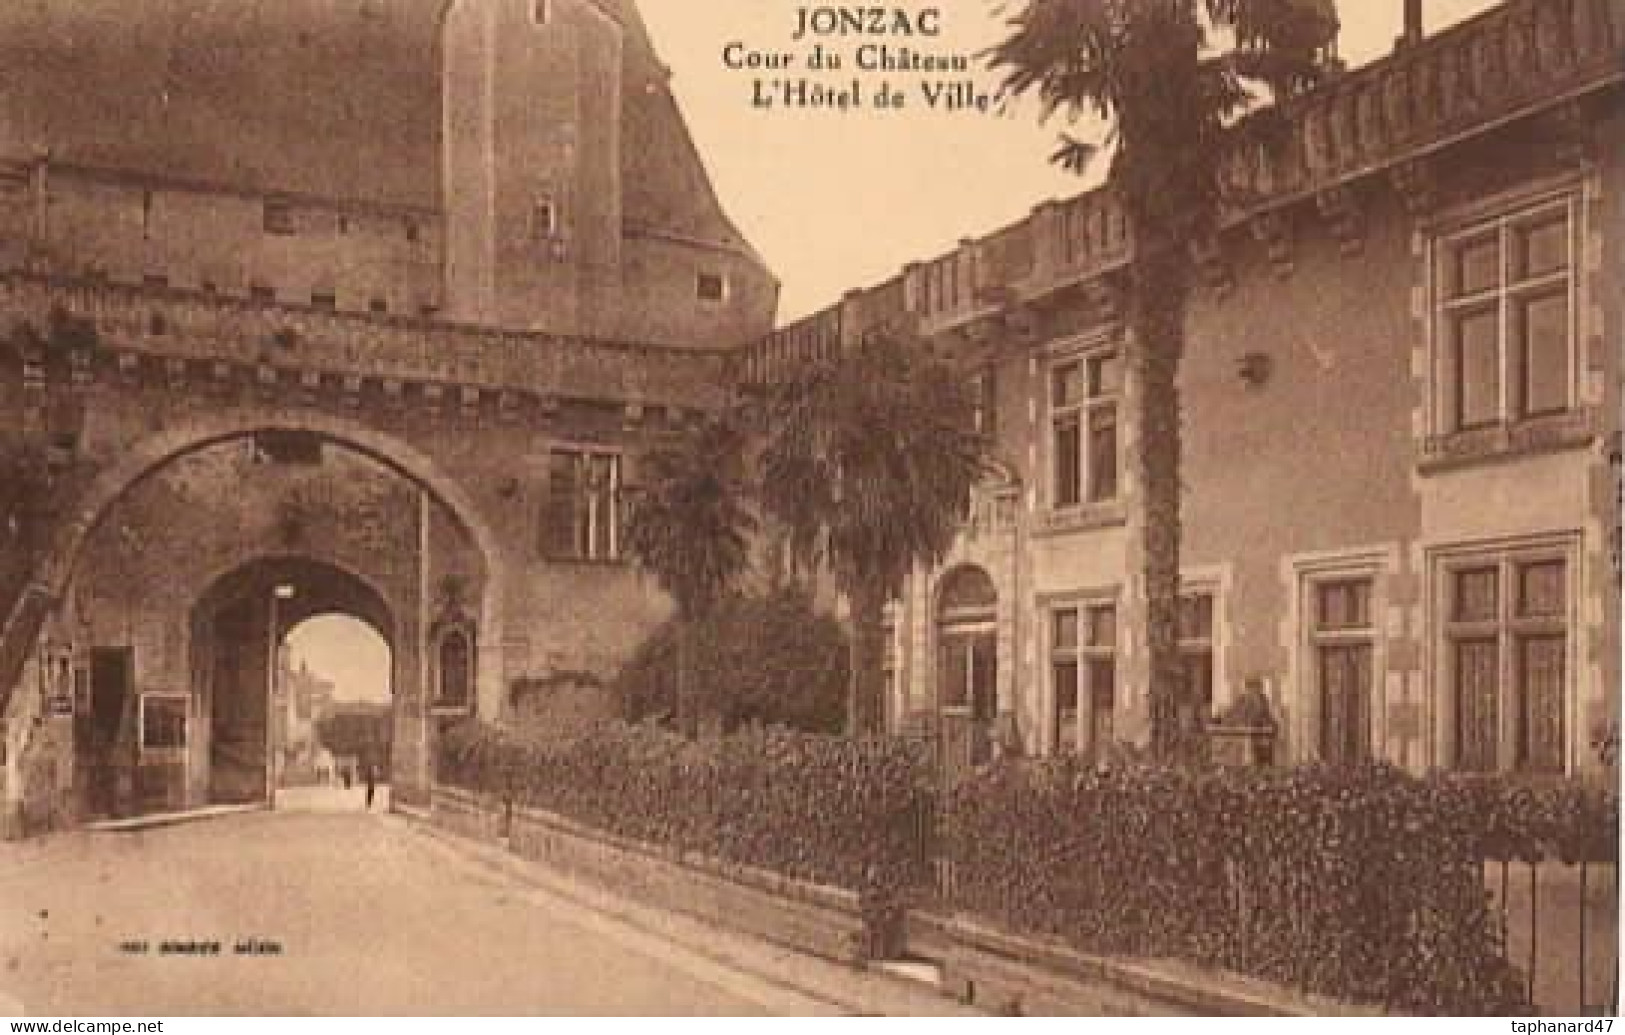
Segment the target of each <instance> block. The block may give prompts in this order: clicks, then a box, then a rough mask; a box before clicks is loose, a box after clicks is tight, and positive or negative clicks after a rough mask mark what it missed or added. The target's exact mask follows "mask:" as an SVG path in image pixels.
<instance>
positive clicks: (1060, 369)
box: [1050, 352, 1123, 507]
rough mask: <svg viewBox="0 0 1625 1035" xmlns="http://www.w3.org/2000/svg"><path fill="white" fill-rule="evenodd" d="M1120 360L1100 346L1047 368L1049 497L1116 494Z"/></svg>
mask: <svg viewBox="0 0 1625 1035" xmlns="http://www.w3.org/2000/svg"><path fill="white" fill-rule="evenodd" d="M1122 377H1123V375H1122V360H1121V357H1119V356H1118V354H1117V353H1115V352H1102V353H1098V354H1096V355H1091V356H1087V357H1084V358H1082V359H1076V360H1069V361H1067V362H1065V363H1062V364H1059V365H1058V366H1056V367H1054V368H1053V369H1052V370H1051V371H1050V436H1051V449H1052V459H1053V462H1054V489H1053V491H1054V503H1055V506H1057V507H1073V506H1077V505H1079V504H1081V503H1101V502H1105V501H1107V500H1111V499H1115V498H1116V497H1117V450H1118V446H1117V404H1118V398H1119V396H1120V395H1121V393H1122Z"/></svg>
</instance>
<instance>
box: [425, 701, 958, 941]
mask: <svg viewBox="0 0 1625 1035" xmlns="http://www.w3.org/2000/svg"><path fill="white" fill-rule="evenodd" d="M441 748H442V750H441V757H440V771H439V779H440V780H441V781H442V782H445V783H449V784H452V785H454V786H459V787H464V788H467V789H470V790H474V791H479V792H484V793H489V794H494V795H497V796H499V797H500V798H502V799H503V800H504V801H506V802H508V803H510V804H513V805H527V806H532V807H535V808H540V809H544V810H547V811H550V812H554V813H557V814H559V815H562V816H565V817H567V818H569V819H572V820H575V821H577V822H580V823H583V824H586V825H588V826H591V827H594V828H596V829H599V830H604V831H607V832H609V833H612V834H616V835H619V836H621V837H626V838H631V839H634V840H637V841H643V842H646V843H649V844H654V845H662V846H667V847H671V848H676V849H679V850H684V851H695V852H700V853H703V854H705V855H708V856H711V857H713V858H717V859H723V860H727V861H730V862H735V863H742V864H745V865H749V866H755V867H760V868H762V869H767V870H772V871H774V872H777V873H780V874H783V875H785V876H789V877H796V878H800V879H803V880H808V881H814V882H817V883H822V884H828V885H833V886H836V887H843V888H847V889H849V890H853V891H857V892H859V893H860V894H863V895H866V896H869V897H870V898H871V899H874V908H875V909H877V910H879V911H881V912H888V913H889V912H894V911H895V910H896V909H897V908H899V907H898V906H897V897H898V894H899V892H900V890H901V888H902V887H904V886H909V885H913V884H917V883H919V882H921V881H922V880H923V879H924V878H925V874H926V872H927V870H928V868H929V861H928V860H927V859H926V857H925V856H924V855H923V854H922V853H921V852H920V850H919V848H920V842H919V840H918V838H917V836H916V833H915V831H916V830H917V824H918V822H919V821H920V819H921V817H924V816H928V815H929V814H930V812H931V810H932V807H933V802H932V791H931V784H930V782H929V780H928V779H927V776H926V774H928V773H929V771H930V770H929V767H928V766H926V765H925V760H924V757H923V755H922V754H921V752H920V750H919V749H918V748H917V747H915V746H911V745H909V744H905V743H901V742H897V741H889V740H865V741H854V740H846V739H842V738H833V737H819V736H813V735H809V734H800V733H792V732H787V731H782V730H747V731H742V732H739V733H736V734H734V735H732V736H729V737H725V738H718V739H702V740H698V741H691V740H688V739H686V738H684V737H682V736H679V735H677V734H674V733H671V732H669V731H667V730H664V729H661V728H659V727H656V726H653V725H648V724H645V725H636V726H634V725H628V724H625V723H605V724H603V725H600V726H596V727H593V728H592V729H589V730H586V731H582V732H580V733H579V734H576V735H573V736H570V737H568V738H563V739H558V738H551V737H548V736H545V735H541V734H539V733H537V732H535V731H521V730H514V729H510V728H505V727H500V726H489V725H476V724H466V725H463V726H460V727H457V728H455V729H453V730H451V731H449V732H448V734H447V735H446V736H445V737H444V738H443V739H442V742H441ZM877 922H878V918H877Z"/></svg>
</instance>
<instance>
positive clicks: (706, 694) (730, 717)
mask: <svg viewBox="0 0 1625 1035" xmlns="http://www.w3.org/2000/svg"><path fill="white" fill-rule="evenodd" d="M693 653H694V657H693V658H692V659H690V669H689V670H690V672H691V673H692V675H691V677H690V678H691V679H692V684H691V685H692V687H693V693H694V698H695V704H696V705H697V706H698V707H699V708H700V709H701V710H702V711H704V712H706V713H708V714H710V715H713V716H715V717H716V718H718V719H719V720H720V721H721V723H722V726H723V728H724V729H725V730H733V729H736V728H738V727H740V726H744V725H750V724H755V723H760V724H766V725H781V726H789V727H791V728H792V729H798V730H802V731H803V732H807V733H825V734H836V733H839V732H840V731H841V728H842V723H843V721H844V717H845V714H846V712H845V709H846V679H847V638H846V632H845V631H844V630H843V629H842V628H841V625H840V623H839V622H837V621H836V620H835V619H834V618H832V617H830V616H829V615H826V614H821V613H819V612H818V611H817V610H816V609H815V608H814V607H813V605H812V600H811V598H810V597H809V596H808V595H807V594H806V593H805V592H803V591H801V590H798V589H794V588H783V589H778V590H774V591H772V592H770V593H768V594H766V595H764V596H757V597H736V598H733V599H731V600H729V601H727V602H726V603H724V604H723V605H722V606H721V607H720V608H719V609H718V611H717V612H716V614H715V615H714V616H712V617H711V618H710V619H708V620H706V621H704V622H702V623H700V624H699V625H698V627H697V628H696V629H695V635H694V639H693ZM676 674H677V634H676V628H675V625H674V624H673V623H669V622H668V623H667V624H665V625H663V626H661V627H660V628H659V629H657V630H656V631H655V632H654V634H653V635H652V636H650V638H649V639H648V640H646V641H645V642H644V644H643V646H642V647H640V648H639V650H638V651H637V653H636V654H635V655H634V656H633V657H632V659H631V660H630V661H629V662H628V663H627V665H626V666H625V667H624V668H623V669H622V670H621V672H620V674H619V676H618V677H617V678H616V681H615V689H616V692H617V694H618V696H619V697H620V700H621V706H622V714H623V715H624V716H625V717H626V718H627V719H628V720H630V721H632V722H639V721H642V720H644V719H648V718H661V719H664V718H666V717H669V716H671V715H672V714H674V713H675V710H676V708H675V703H676V693H677V687H676Z"/></svg>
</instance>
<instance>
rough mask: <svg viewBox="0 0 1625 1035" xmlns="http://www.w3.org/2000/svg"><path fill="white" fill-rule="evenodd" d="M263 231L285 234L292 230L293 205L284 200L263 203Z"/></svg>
mask: <svg viewBox="0 0 1625 1035" xmlns="http://www.w3.org/2000/svg"><path fill="white" fill-rule="evenodd" d="M264 220H265V232H266V233H268V234H278V235H282V236H286V235H289V234H292V233H293V232H294V226H293V206H292V205H289V204H288V203H287V202H285V201H267V202H266V203H265V217H264Z"/></svg>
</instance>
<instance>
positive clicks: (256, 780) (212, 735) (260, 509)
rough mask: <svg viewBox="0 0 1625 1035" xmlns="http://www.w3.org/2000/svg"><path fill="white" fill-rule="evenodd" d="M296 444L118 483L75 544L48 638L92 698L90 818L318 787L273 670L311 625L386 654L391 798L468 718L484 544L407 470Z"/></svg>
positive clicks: (78, 740) (304, 729)
mask: <svg viewBox="0 0 1625 1035" xmlns="http://www.w3.org/2000/svg"><path fill="white" fill-rule="evenodd" d="M298 434H300V435H303V436H306V438H308V439H310V440H312V441H313V442H315V443H317V444H316V445H314V446H313V447H311V448H308V449H306V450H304V451H303V452H302V455H296V456H292V457H290V458H286V459H284V458H279V457H277V456H270V457H267V456H266V455H265V453H266V448H265V446H266V442H265V441H264V436H261V435H260V434H258V433H256V434H251V435H248V436H241V437H238V438H228V439H224V440H213V439H210V440H208V444H206V445H202V446H197V447H195V448H194V447H193V446H191V445H188V446H184V447H183V448H182V451H181V452H180V453H178V454H173V453H170V452H168V451H167V449H168V448H169V447H166V449H165V450H160V451H158V452H156V453H155V454H154V457H155V458H157V459H155V460H154V461H153V462H156V463H158V464H159V466H158V468H156V469H151V470H143V469H140V468H138V467H137V466H130V467H129V468H128V470H127V471H125V472H123V473H121V474H119V475H117V477H109V478H108V479H107V480H106V481H105V488H104V489H98V490H95V491H93V492H92V493H91V495H90V498H91V499H93V500H100V501H101V502H100V503H99V504H97V505H96V506H88V505H87V509H86V510H85V511H83V512H82V517H81V518H79V519H77V520H78V521H79V522H80V523H81V524H82V532H81V533H80V534H78V535H71V536H64V538H63V540H62V543H61V546H62V550H61V552H60V553H59V554H58V555H57V557H56V558H55V564H56V567H55V569H54V577H60V578H66V579H68V581H67V582H66V583H65V589H64V590H63V591H62V597H63V605H62V607H61V608H60V610H59V613H58V614H57V615H56V616H54V618H53V621H52V624H51V626H50V628H49V629H48V631H47V635H48V637H52V638H54V639H56V640H60V641H62V642H63V643H65V644H69V645H70V646H69V648H68V650H69V651H70V654H71V656H72V657H73V658H74V659H75V660H74V661H73V664H74V665H75V667H76V669H77V671H76V673H75V677H76V678H77V679H79V680H80V681H81V682H82V683H83V684H84V685H83V693H82V694H80V695H76V696H78V697H79V698H81V700H80V701H79V702H78V703H76V704H75V707H74V713H75V728H74V734H73V737H72V741H71V743H68V742H66V741H65V742H64V743H63V745H62V754H63V755H64V756H65V757H64V758H63V759H62V764H63V768H64V770H65V771H72V772H74V774H75V775H74V794H75V796H76V798H77V811H78V813H79V815H80V816H82V817H85V818H94V817H98V816H120V815H130V814H136V813H150V812H157V811H176V810H182V809H189V808H195V807H198V806H202V805H207V804H225V803H244V804H246V803H258V802H265V801H267V800H268V799H273V798H274V788H275V786H276V783H277V780H278V778H279V777H280V776H282V775H284V774H286V773H287V772H288V771H289V770H290V768H291V769H299V770H304V769H311V770H313V769H314V759H315V754H314V748H313V747H312V746H311V744H310V740H311V734H312V729H311V726H312V722H311V719H312V716H310V715H307V714H301V711H300V705H299V701H298V700H297V697H298V695H297V694H294V693H290V692H288V678H289V676H288V674H287V673H286V672H285V671H284V669H283V667H281V666H280V665H279V663H280V662H281V661H282V659H283V655H284V652H283V651H282V650H281V649H280V648H281V645H282V644H283V642H284V640H285V637H286V635H287V633H288V632H289V631H290V630H291V629H293V628H294V627H295V626H297V625H299V624H301V623H303V622H306V621H307V620H309V619H311V618H313V617H316V616H322V615H342V616H346V617H348V618H350V619H353V620H354V621H356V622H358V623H363V624H364V625H365V626H366V627H368V628H370V629H371V630H372V633H373V635H375V637H376V638H377V639H378V640H381V641H382V644H383V646H384V651H385V654H386V656H387V661H386V662H385V665H386V671H385V673H384V680H385V682H386V683H387V685H388V686H389V688H390V691H391V698H390V700H389V706H388V708H387V710H385V712H384V715H383V716H382V718H383V719H384V720H385V721H386V722H387V730H386V735H385V736H384V737H383V738H381V739H382V741H383V742H384V743H382V744H381V745H380V746H379V747H378V749H377V750H375V751H374V752H373V753H372V754H370V755H369V757H368V759H367V760H366V761H367V762H368V763H372V764H376V765H377V766H378V768H379V769H380V770H382V771H383V775H384V777H385V779H386V780H389V781H390V782H392V783H394V784H395V785H396V786H397V788H400V787H408V788H411V790H412V793H416V792H419V791H421V790H422V789H423V788H425V787H426V786H427V783H426V781H427V778H428V759H429V756H430V753H431V750H432V743H433V738H432V733H433V731H432V729H431V728H430V724H431V723H432V722H436V721H439V716H442V715H449V714H451V713H453V712H455V711H457V710H458V709H461V710H462V712H464V713H466V711H469V710H472V709H473V708H474V707H475V705H476V695H475V694H474V693H473V690H474V689H475V687H476V686H477V683H478V680H479V679H480V678H481V676H482V671H481V665H480V664H479V654H478V652H479V650H480V649H481V648H482V647H483V646H484V643H485V640H486V626H485V624H484V620H485V617H486V607H485V605H486V604H487V602H489V601H490V600H492V599H494V597H495V593H494V592H493V591H492V590H491V585H490V583H491V578H490V575H489V573H490V572H491V571H492V569H493V565H492V564H491V563H490V561H489V556H488V555H487V554H486V553H485V552H484V548H485V547H487V546H489V545H490V544H489V542H488V541H485V540H482V538H480V537H479V536H476V535H473V534H471V532H470V525H469V523H468V522H465V521H463V520H462V519H461V518H460V516H459V514H458V513H457V512H456V511H454V510H452V509H451V508H450V507H448V506H446V505H444V504H442V503H440V502H439V497H438V496H434V495H433V494H432V493H431V492H430V491H429V490H428V489H427V488H425V486H424V485H423V484H422V483H420V482H419V481H417V480H415V479H414V478H413V477H409V476H407V475H404V474H403V473H402V471H401V470H400V469H399V467H398V466H396V465H393V464H389V463H385V462H384V461H382V460H380V459H378V458H377V457H376V456H374V455H373V454H372V453H371V452H369V451H367V450H363V449H356V448H351V447H349V446H348V445H347V444H344V443H335V442H332V441H331V440H329V439H328V438H326V437H325V436H321V435H314V434H312V433H308V432H299V433H298ZM277 444H279V445H286V444H287V443H285V442H282V443H277ZM298 444H300V445H303V444H304V443H303V441H299V442H298ZM117 486H122V487H123V488H122V490H121V491H113V489H114V488H115V487H117ZM447 585H456V586H458V587H460V588H459V592H458V594H457V600H458V601H459V603H458V605H457V607H456V608H455V610H452V609H448V608H447V607H446V606H444V605H445V599H443V598H446V597H447V594H446V593H445V587H446V586H447ZM451 619H455V625H450V624H448V622H449V620H451ZM442 641H444V642H442ZM443 648H444V649H443ZM459 652H461V653H459ZM442 656H444V657H445V658H450V659H452V660H453V661H455V662H456V663H457V664H456V666H455V669H454V670H453V671H451V672H450V673H449V678H447V679H441V678H440V676H441V673H440V672H439V671H437V670H436V667H435V666H436V663H437V662H441V659H442ZM441 667H444V666H443V663H442V666H441ZM442 683H444V684H445V686H444V687H442V686H441V684H442ZM447 690H449V691H451V694H450V698H449V699H447ZM307 703H308V702H307ZM306 710H307V711H308V708H307V709H306ZM68 755H71V758H69V757H66V756H68ZM70 765H71V770H69V768H68V767H69V766H70ZM348 768H349V771H351V772H364V771H365V769H366V768H367V767H366V766H363V765H362V760H360V759H354V758H352V759H350V760H349V765H348Z"/></svg>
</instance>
